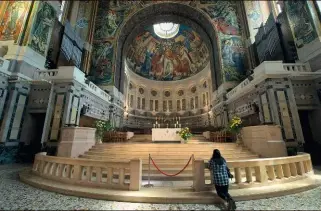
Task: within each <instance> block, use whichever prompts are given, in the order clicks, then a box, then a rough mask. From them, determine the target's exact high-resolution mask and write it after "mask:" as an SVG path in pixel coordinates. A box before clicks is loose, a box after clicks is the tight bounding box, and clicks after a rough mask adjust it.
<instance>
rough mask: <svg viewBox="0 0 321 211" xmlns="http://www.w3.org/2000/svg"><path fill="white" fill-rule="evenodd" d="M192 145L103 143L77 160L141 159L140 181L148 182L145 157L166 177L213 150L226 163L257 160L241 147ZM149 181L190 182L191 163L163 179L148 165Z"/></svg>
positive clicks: (220, 144)
mask: <svg viewBox="0 0 321 211" xmlns="http://www.w3.org/2000/svg"><path fill="white" fill-rule="evenodd" d="M195 143H196V141H195ZM195 143H193V142H192V143H188V144H179V143H178V144H173V143H172V144H167V143H157V144H156V143H103V144H96V145H95V146H93V147H92V148H91V149H90V150H89V151H87V152H85V154H83V155H81V156H80V157H81V158H86V159H94V160H105V161H115V162H117V161H129V160H131V159H133V158H141V159H142V161H143V179H144V180H145V179H148V169H149V164H148V163H149V162H148V161H149V159H148V158H149V154H150V155H151V157H152V159H153V160H154V162H155V163H156V165H157V166H158V167H159V168H160V169H161V170H162V171H164V172H166V173H167V174H175V173H177V172H178V171H180V170H181V169H182V168H183V167H184V166H185V165H186V164H187V162H188V160H189V158H190V156H192V155H194V158H200V159H204V160H209V159H210V158H211V156H212V152H213V149H219V150H220V151H221V153H222V155H223V156H224V157H225V159H226V160H239V159H251V158H258V155H256V154H253V153H252V152H250V151H249V150H248V149H246V148H244V147H240V146H237V145H236V144H235V143H209V142H207V143H200V142H198V144H195ZM150 178H151V180H166V181H177V180H183V181H186V180H192V162H190V164H189V165H188V166H187V168H186V169H185V171H183V172H182V173H181V174H179V175H178V176H175V177H167V176H165V175H163V174H161V173H160V172H159V171H158V170H157V169H156V168H155V167H154V166H153V164H152V162H150ZM206 178H207V179H210V174H209V172H208V171H207V172H206Z"/></svg>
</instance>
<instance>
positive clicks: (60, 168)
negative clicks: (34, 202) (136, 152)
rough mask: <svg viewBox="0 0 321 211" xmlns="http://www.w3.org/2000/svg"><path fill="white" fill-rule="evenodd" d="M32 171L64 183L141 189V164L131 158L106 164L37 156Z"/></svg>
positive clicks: (42, 155) (43, 154) (97, 161)
mask: <svg viewBox="0 0 321 211" xmlns="http://www.w3.org/2000/svg"><path fill="white" fill-rule="evenodd" d="M32 172H33V173H34V174H36V175H38V176H41V177H43V178H46V179H50V180H54V181H58V182H62V183H67V184H77V185H79V186H87V187H103V188H108V189H119V190H133V191H138V190H140V187H141V177H142V161H141V160H140V159H132V160H130V162H106V161H99V160H87V159H76V158H65V157H53V156H47V155H46V153H38V154H37V155H36V157H35V161H34V164H33V168H32ZM115 176H116V178H118V179H115Z"/></svg>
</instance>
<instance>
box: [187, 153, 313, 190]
mask: <svg viewBox="0 0 321 211" xmlns="http://www.w3.org/2000/svg"><path fill="white" fill-rule="evenodd" d="M206 165H207V163H206V162H205V161H204V160H201V159H198V160H195V161H194V167H193V176H194V188H195V191H204V190H206V189H207V187H206V186H207V185H206V184H205V167H206ZM227 165H228V167H229V168H230V169H231V172H233V174H234V178H235V182H234V184H232V185H234V186H236V187H237V188H250V187H260V186H266V185H272V184H274V183H276V182H289V181H294V180H298V179H303V178H305V176H307V175H309V174H313V168H312V163H311V158H310V155H309V154H300V155H297V156H291V157H278V158H262V159H261V158H260V159H249V160H238V161H228V162H227ZM242 172H245V174H244V173H242ZM253 178H254V179H253Z"/></svg>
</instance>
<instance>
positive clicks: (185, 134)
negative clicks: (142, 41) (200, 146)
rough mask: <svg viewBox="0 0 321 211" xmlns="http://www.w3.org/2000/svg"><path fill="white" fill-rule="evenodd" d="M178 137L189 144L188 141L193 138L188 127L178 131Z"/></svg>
mask: <svg viewBox="0 0 321 211" xmlns="http://www.w3.org/2000/svg"><path fill="white" fill-rule="evenodd" d="M176 133H178V135H179V136H180V137H181V138H182V139H184V142H185V143H187V141H188V139H189V138H190V137H192V136H193V134H192V133H191V131H190V130H189V128H188V127H184V128H182V129H181V130H180V131H177V132H176Z"/></svg>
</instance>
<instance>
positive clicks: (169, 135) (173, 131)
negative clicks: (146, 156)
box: [152, 128, 182, 142]
mask: <svg viewBox="0 0 321 211" xmlns="http://www.w3.org/2000/svg"><path fill="white" fill-rule="evenodd" d="M180 130H181V128H153V129H152V141H153V142H182V139H181V137H180V136H179V135H178V134H177V131H180Z"/></svg>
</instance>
